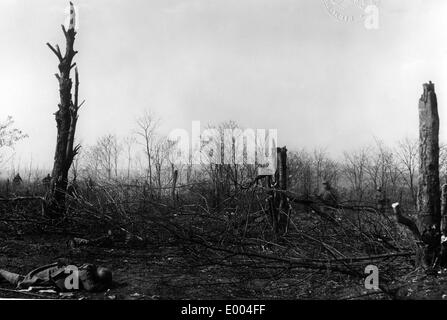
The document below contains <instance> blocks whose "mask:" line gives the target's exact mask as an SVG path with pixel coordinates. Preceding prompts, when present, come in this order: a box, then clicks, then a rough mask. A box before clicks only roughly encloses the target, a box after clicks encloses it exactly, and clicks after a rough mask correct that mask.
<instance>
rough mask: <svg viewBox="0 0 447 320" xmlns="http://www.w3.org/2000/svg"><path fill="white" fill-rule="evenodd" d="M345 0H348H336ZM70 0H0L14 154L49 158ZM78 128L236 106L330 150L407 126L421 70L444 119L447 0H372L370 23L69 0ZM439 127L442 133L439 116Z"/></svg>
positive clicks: (260, 7) (226, 115)
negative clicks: (376, 13)
mask: <svg viewBox="0 0 447 320" xmlns="http://www.w3.org/2000/svg"><path fill="white" fill-rule="evenodd" d="M350 1H352V0H345V2H346V3H348V2H350ZM67 5H68V1H65V0H64V1H62V0H57V1H56V0H39V1H24V0H22V1H15V0H14V1H12V0H0V39H1V40H2V41H1V50H0V98H1V99H0V104H1V108H0V116H1V117H2V118H6V116H7V115H12V116H13V117H14V119H15V120H16V125H17V126H18V127H19V128H21V129H23V130H24V131H25V132H27V133H28V134H29V135H30V138H29V139H27V140H25V141H23V142H21V143H20V145H19V146H18V147H17V152H18V155H19V157H20V158H21V159H22V160H21V161H22V162H27V161H28V160H29V159H30V157H31V155H32V157H33V161H34V163H36V165H37V164H38V165H39V166H41V167H42V166H45V165H47V166H49V164H50V163H51V160H52V157H53V152H54V146H55V136H56V128H55V121H54V116H53V115H52V114H53V113H54V112H55V111H56V110H57V103H58V88H57V81H56V79H55V77H54V73H56V71H57V61H56V57H55V56H54V55H53V54H52V53H51V52H50V50H49V49H48V48H47V47H46V46H45V43H46V42H50V43H52V44H56V43H59V44H60V45H61V47H64V43H63V34H62V32H61V30H60V24H61V23H63V22H64V20H65V15H64V10H65V9H66V7H67ZM75 5H77V6H78V8H79V11H80V12H79V13H80V14H79V21H80V30H79V33H78V38H77V44H76V47H77V49H78V50H79V54H78V56H77V57H76V61H77V63H78V66H79V71H80V77H81V97H82V99H86V101H87V102H86V104H85V106H84V107H83V108H82V109H81V111H80V120H79V124H78V138H79V140H81V141H82V142H83V143H84V144H88V143H93V142H94V141H95V140H96V138H98V137H99V136H100V135H103V134H107V133H116V134H118V135H121V136H122V135H127V134H129V133H131V131H132V129H133V128H134V127H135V118H136V117H137V116H138V115H139V114H141V113H142V112H143V111H144V110H145V109H150V110H152V111H154V112H155V113H156V114H158V116H159V117H160V118H162V120H163V126H162V130H163V131H164V132H165V133H167V132H169V131H170V130H171V129H174V128H185V129H187V130H188V131H189V130H190V127H191V121H193V120H200V121H201V122H202V123H203V124H207V123H217V122H221V121H225V120H230V119H232V120H235V121H237V122H238V123H240V124H241V125H242V126H245V127H251V128H266V129H268V128H277V129H278V138H279V142H280V144H282V145H287V146H288V147H289V148H300V147H308V148H312V147H314V146H320V147H321V146H323V147H325V146H326V147H328V150H329V151H330V152H331V153H332V154H339V153H340V152H341V151H342V150H345V149H351V148H355V147H357V146H361V145H364V144H367V143H370V142H372V141H373V137H374V136H376V137H378V138H381V139H383V140H385V141H386V142H388V143H393V142H395V141H396V140H398V139H400V138H402V137H404V136H412V137H416V136H417V121H418V119H417V117H418V115H417V100H418V98H419V96H420V94H421V92H422V83H423V82H426V81H428V80H432V81H433V82H434V83H435V84H436V89H437V93H438V101H439V106H440V116H441V124H444V123H447V112H445V111H444V110H445V107H444V106H445V102H446V101H447V100H446V99H445V98H444V97H445V96H446V95H447V68H446V67H447V59H446V58H447V41H446V40H447V39H446V38H445V36H444V35H445V30H447V19H446V18H445V17H446V14H447V2H446V1H443V0H424V1H423V0H411V1H408V0H387V1H386V0H382V1H381V3H380V6H379V9H380V28H379V29H378V30H366V29H365V28H364V26H363V24H362V23H361V22H355V23H343V22H340V21H337V20H336V19H335V18H334V17H332V16H330V15H329V13H328V12H327V10H326V8H325V6H324V5H323V3H322V1H321V0H149V1H148V0H144V1H143V0H129V1H124V0H107V1H105V0H93V1H92V0H89V1H87V0H78V1H75ZM442 127H443V126H442V125H441V137H442V138H447V131H446V130H443V129H442Z"/></svg>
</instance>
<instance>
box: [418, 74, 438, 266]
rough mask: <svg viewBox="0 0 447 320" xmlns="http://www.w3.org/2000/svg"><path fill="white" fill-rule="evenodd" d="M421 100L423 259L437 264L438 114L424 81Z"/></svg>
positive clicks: (430, 87) (432, 90)
mask: <svg viewBox="0 0 447 320" xmlns="http://www.w3.org/2000/svg"><path fill="white" fill-rule="evenodd" d="M423 89H424V91H423V94H422V96H421V98H420V100H419V156H420V165H419V178H418V186H419V189H418V197H417V200H418V201H417V204H418V228H419V231H420V233H421V237H422V241H423V242H424V244H425V249H424V257H423V262H424V264H425V265H426V266H431V265H433V264H434V262H435V259H436V257H437V255H438V252H439V247H440V240H441V239H440V221H441V204H440V185H439V116H438V104H437V99H436V93H435V86H434V84H433V83H432V82H431V81H430V82H429V83H425V84H424V85H423Z"/></svg>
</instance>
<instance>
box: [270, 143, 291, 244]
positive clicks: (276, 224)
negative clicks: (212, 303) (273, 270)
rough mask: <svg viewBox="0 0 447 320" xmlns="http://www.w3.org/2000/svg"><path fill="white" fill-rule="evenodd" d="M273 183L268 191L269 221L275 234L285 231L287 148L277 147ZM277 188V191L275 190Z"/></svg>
mask: <svg viewBox="0 0 447 320" xmlns="http://www.w3.org/2000/svg"><path fill="white" fill-rule="evenodd" d="M276 152H277V165H276V172H275V184H274V185H273V186H271V187H273V189H272V190H271V191H270V192H269V208H270V221H271V223H272V227H273V230H274V232H275V234H276V235H284V234H285V233H287V228H288V224H289V214H290V205H289V201H288V198H287V196H286V194H285V192H284V191H287V178H288V176H287V148H286V147H283V148H277V150H276ZM276 190H278V191H279V192H276Z"/></svg>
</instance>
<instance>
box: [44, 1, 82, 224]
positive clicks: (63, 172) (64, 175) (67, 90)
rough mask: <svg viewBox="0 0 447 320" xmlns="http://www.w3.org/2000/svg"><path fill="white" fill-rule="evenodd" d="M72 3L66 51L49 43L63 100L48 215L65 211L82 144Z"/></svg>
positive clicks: (57, 122)
mask: <svg viewBox="0 0 447 320" xmlns="http://www.w3.org/2000/svg"><path fill="white" fill-rule="evenodd" d="M70 5H71V10H72V11H71V15H72V20H71V23H70V27H69V29H68V30H66V28H65V27H64V26H63V25H62V31H63V33H64V36H65V39H66V50H65V54H64V55H62V53H61V50H60V48H59V46H58V45H56V48H54V47H53V46H51V45H50V44H49V43H47V46H48V47H49V48H50V49H51V51H53V53H54V54H55V55H56V57H57V58H58V60H59V65H58V69H59V73H57V74H56V78H57V80H58V82H59V95H60V102H59V105H58V110H57V111H56V113H55V118H56V125H57V140H56V151H55V155H54V165H53V171H52V176H51V187H50V190H49V193H48V194H47V214H49V215H50V216H52V217H57V216H60V215H61V214H63V212H64V210H65V196H66V190H67V185H68V172H69V170H70V167H71V165H72V163H73V159H74V157H75V156H76V154H77V153H78V151H79V148H80V146H79V145H77V146H74V140H75V133H76V124H77V120H78V110H79V108H80V107H81V106H82V104H83V103H81V104H79V100H78V93H79V73H78V70H77V68H76V63H73V58H74V56H75V55H76V54H77V53H78V52H77V51H75V50H74V48H73V46H74V42H75V38H76V31H75V28H74V23H73V19H74V9H73V5H72V4H71V3H70ZM73 68H75V79H74V97H73V96H72V87H73V81H72V79H71V77H70V72H71V70H72V69H73Z"/></svg>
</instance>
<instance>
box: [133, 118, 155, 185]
mask: <svg viewBox="0 0 447 320" xmlns="http://www.w3.org/2000/svg"><path fill="white" fill-rule="evenodd" d="M158 125H159V119H157V118H156V117H155V116H154V114H153V113H151V112H145V113H144V115H143V116H141V117H140V118H138V119H137V131H136V134H137V136H138V137H139V138H140V143H141V144H142V145H143V146H144V151H145V154H146V160H147V171H146V172H147V173H146V181H148V182H149V187H150V189H152V158H153V154H152V152H153V148H154V143H155V136H156V130H157V128H158Z"/></svg>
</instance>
